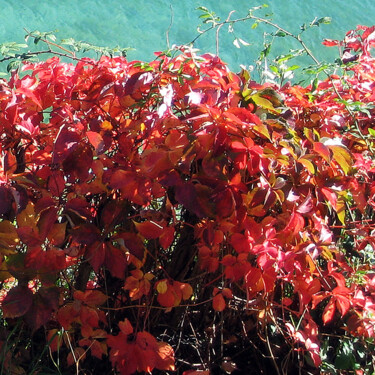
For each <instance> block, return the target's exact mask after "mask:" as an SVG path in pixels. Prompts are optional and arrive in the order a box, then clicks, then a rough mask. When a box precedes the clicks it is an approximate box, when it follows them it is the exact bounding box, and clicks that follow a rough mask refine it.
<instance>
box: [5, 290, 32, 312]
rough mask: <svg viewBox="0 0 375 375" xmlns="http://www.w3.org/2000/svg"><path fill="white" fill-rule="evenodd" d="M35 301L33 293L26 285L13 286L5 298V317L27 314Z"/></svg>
mask: <svg viewBox="0 0 375 375" xmlns="http://www.w3.org/2000/svg"><path fill="white" fill-rule="evenodd" d="M32 303H33V293H32V292H31V290H30V289H29V288H27V287H26V286H16V287H14V288H12V289H11V290H10V291H9V292H8V294H7V295H6V297H5V298H4V300H3V302H2V304H1V308H2V311H3V316H4V318H18V317H19V316H22V315H25V314H26V313H27V312H28V311H29V309H30V307H31V305H32Z"/></svg>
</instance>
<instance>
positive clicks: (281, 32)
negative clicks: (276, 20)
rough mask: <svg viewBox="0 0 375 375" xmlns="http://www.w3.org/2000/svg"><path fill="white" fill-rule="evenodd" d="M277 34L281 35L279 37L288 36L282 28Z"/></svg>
mask: <svg viewBox="0 0 375 375" xmlns="http://www.w3.org/2000/svg"><path fill="white" fill-rule="evenodd" d="M275 36H279V37H282V38H283V37H284V36H286V33H285V32H284V31H281V30H279V31H278V32H277V33H276V34H275Z"/></svg>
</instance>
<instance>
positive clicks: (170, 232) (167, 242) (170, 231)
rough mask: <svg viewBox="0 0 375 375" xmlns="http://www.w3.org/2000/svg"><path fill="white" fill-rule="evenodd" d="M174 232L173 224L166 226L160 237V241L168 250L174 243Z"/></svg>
mask: <svg viewBox="0 0 375 375" xmlns="http://www.w3.org/2000/svg"><path fill="white" fill-rule="evenodd" d="M174 233H175V229H174V227H173V226H170V227H165V228H164V230H163V233H162V234H161V235H160V237H159V243H160V245H161V247H162V248H163V249H164V250H167V249H168V248H169V246H171V245H172V242H173V240H174Z"/></svg>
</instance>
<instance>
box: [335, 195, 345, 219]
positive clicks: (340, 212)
mask: <svg viewBox="0 0 375 375" xmlns="http://www.w3.org/2000/svg"><path fill="white" fill-rule="evenodd" d="M336 213H337V216H338V218H339V220H340V221H341V224H343V225H344V224H345V200H344V198H343V197H342V196H340V195H339V196H338V197H337V203H336Z"/></svg>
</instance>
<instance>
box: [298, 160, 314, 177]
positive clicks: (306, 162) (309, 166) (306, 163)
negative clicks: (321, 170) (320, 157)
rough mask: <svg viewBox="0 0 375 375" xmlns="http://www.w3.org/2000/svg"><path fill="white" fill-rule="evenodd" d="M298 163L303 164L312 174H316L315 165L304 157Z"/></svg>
mask: <svg viewBox="0 0 375 375" xmlns="http://www.w3.org/2000/svg"><path fill="white" fill-rule="evenodd" d="M298 162H299V163H301V164H302V165H303V166H304V167H305V168H306V169H307V170H308V171H309V172H310V173H311V174H315V167H314V164H313V163H312V162H311V161H310V160H308V159H306V158H304V157H302V158H299V159H298Z"/></svg>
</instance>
